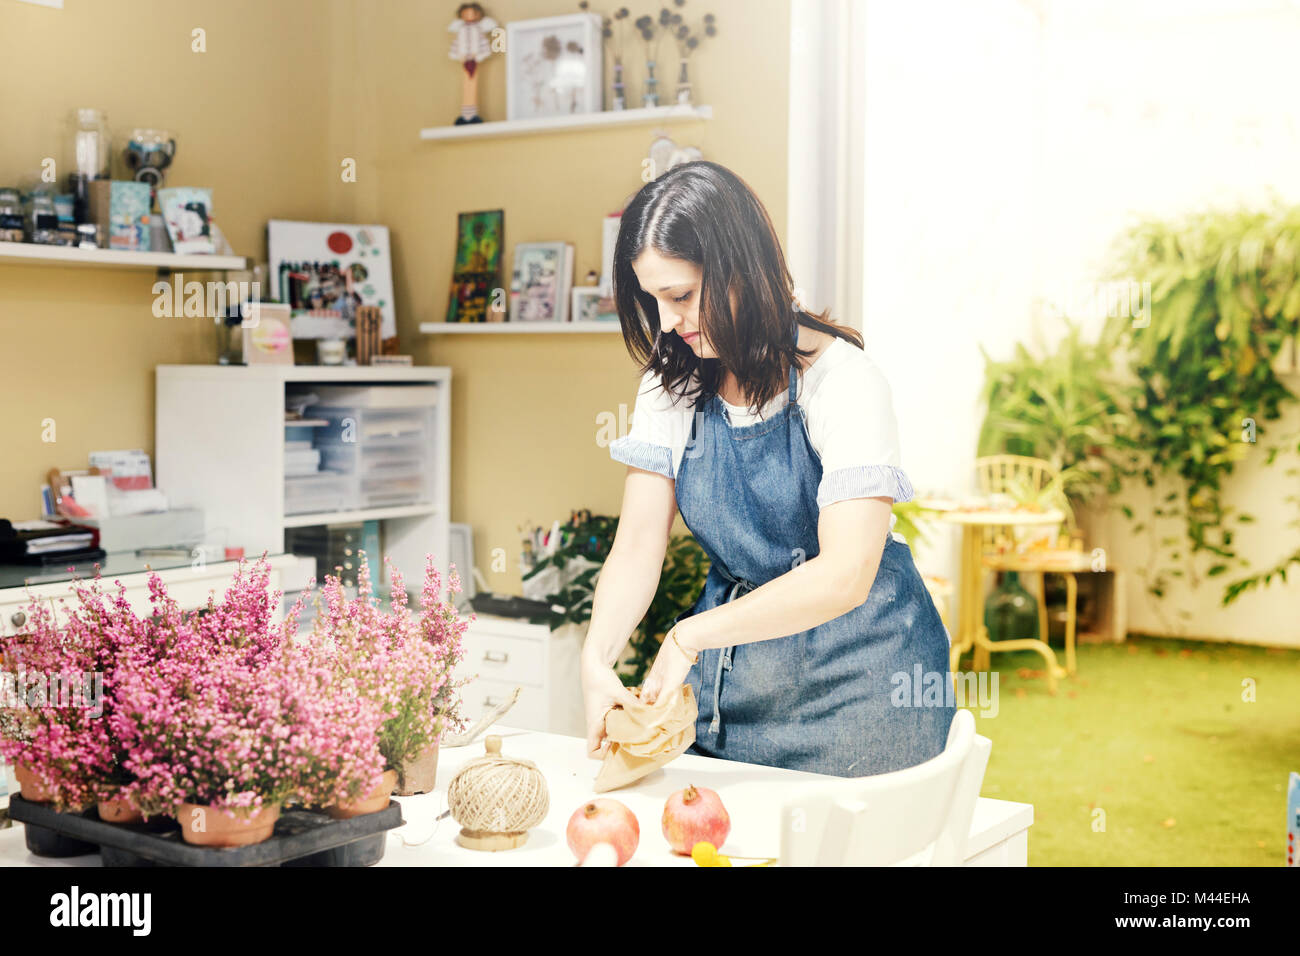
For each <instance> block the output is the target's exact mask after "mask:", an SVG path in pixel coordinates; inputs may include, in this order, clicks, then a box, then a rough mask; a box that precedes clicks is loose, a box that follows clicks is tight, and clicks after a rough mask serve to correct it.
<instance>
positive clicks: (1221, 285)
mask: <svg viewBox="0 0 1300 956" xmlns="http://www.w3.org/2000/svg"><path fill="white" fill-rule="evenodd" d="M1298 253H1300V208H1290V209H1274V210H1268V211H1256V212H1251V211H1238V212H1211V213H1201V214H1197V215H1192V216H1188V217H1186V218H1185V219H1182V220H1179V221H1176V222H1149V223H1144V224H1142V225H1139V226H1137V227H1136V228H1134V229H1132V230H1131V231H1130V232H1129V233H1128V234H1127V235H1126V236H1124V237H1123V239H1122V240H1121V242H1120V244H1119V246H1118V252H1117V256H1116V259H1115V271H1114V273H1113V275H1114V276H1115V277H1116V279H1117V281H1122V282H1125V283H1131V282H1133V281H1135V280H1136V282H1139V283H1142V284H1143V286H1142V288H1143V289H1144V294H1145V290H1146V289H1147V288H1149V290H1150V293H1149V294H1150V311H1149V315H1144V316H1138V317H1136V318H1135V317H1134V316H1133V315H1131V314H1130V315H1125V314H1119V315H1115V316H1113V317H1112V318H1110V319H1109V320H1108V322H1107V332H1106V334H1107V336H1113V337H1115V338H1116V339H1117V340H1118V341H1119V342H1120V343H1121V346H1122V347H1123V349H1124V350H1125V353H1126V355H1127V359H1128V363H1129V370H1130V372H1131V374H1132V380H1131V382H1130V384H1129V385H1128V387H1127V388H1126V389H1125V391H1124V393H1123V394H1122V395H1121V398H1120V402H1121V405H1123V406H1124V408H1125V410H1126V411H1127V412H1128V413H1129V416H1130V429H1129V431H1128V433H1127V434H1126V435H1125V437H1124V442H1123V444H1124V445H1126V446H1127V447H1128V448H1129V449H1130V450H1131V452H1132V455H1131V456H1130V457H1129V459H1128V461H1127V462H1126V463H1125V468H1126V473H1128V474H1132V475H1136V476H1137V477H1140V478H1141V479H1142V480H1143V481H1144V482H1145V483H1146V484H1147V486H1148V487H1153V486H1154V485H1155V484H1156V481H1157V479H1159V478H1171V477H1172V478H1174V479H1176V480H1178V481H1179V483H1180V484H1181V491H1180V492H1178V493H1175V494H1174V495H1171V496H1169V499H1170V500H1168V501H1167V503H1166V506H1162V508H1160V509H1159V510H1158V512H1157V516H1166V517H1167V516H1176V517H1180V518H1182V519H1183V520H1184V522H1185V526H1186V536H1185V537H1186V540H1185V542H1183V541H1177V540H1175V541H1172V542H1167V543H1166V544H1165V547H1164V562H1163V563H1162V564H1161V565H1160V566H1158V567H1156V568H1154V569H1153V573H1152V574H1151V576H1150V578H1149V580H1148V587H1149V589H1150V590H1151V591H1152V593H1154V594H1156V595H1157V596H1161V595H1163V593H1164V590H1165V587H1166V586H1167V584H1168V579H1169V578H1170V577H1181V576H1183V570H1184V568H1183V567H1181V566H1180V564H1185V565H1186V568H1187V572H1188V574H1189V575H1190V576H1191V578H1192V579H1193V581H1195V579H1196V577H1197V575H1196V565H1195V563H1194V562H1193V561H1191V560H1190V559H1192V558H1195V557H1197V556H1203V555H1206V554H1209V555H1213V556H1214V557H1215V559H1216V560H1215V561H1214V563H1213V564H1212V565H1211V566H1210V567H1209V569H1208V570H1207V571H1206V574H1207V576H1211V577H1217V576H1219V575H1222V574H1226V573H1228V572H1229V571H1230V570H1231V568H1233V567H1234V566H1236V567H1249V566H1250V562H1249V561H1247V560H1245V559H1244V558H1241V557H1240V556H1239V555H1238V554H1237V552H1236V549H1235V547H1234V543H1233V525H1234V522H1243V521H1250V520H1252V516H1251V515H1248V514H1243V513H1234V509H1232V508H1230V507H1228V506H1227V505H1225V504H1224V502H1223V490H1224V483H1225V481H1226V480H1227V478H1228V476H1230V475H1231V474H1232V472H1233V469H1234V468H1235V466H1236V464H1237V462H1239V461H1242V460H1244V459H1246V458H1247V457H1250V456H1255V455H1260V456H1264V457H1265V460H1266V461H1267V462H1270V463H1271V462H1272V461H1273V459H1274V458H1275V457H1276V455H1277V454H1278V452H1279V451H1281V450H1282V448H1283V447H1284V446H1283V445H1282V444H1280V443H1275V444H1274V445H1273V447H1272V448H1270V449H1267V450H1265V449H1263V448H1261V447H1260V445H1261V443H1262V442H1263V440H1264V439H1265V437H1266V436H1267V434H1268V426H1267V424H1266V423H1268V422H1273V421H1276V420H1277V419H1278V418H1279V417H1280V416H1281V413H1282V409H1283V406H1284V405H1285V404H1287V403H1289V402H1293V401H1295V400H1296V396H1295V395H1294V394H1293V393H1292V392H1291V391H1290V389H1288V388H1287V387H1286V385H1285V384H1284V383H1283V381H1282V380H1281V378H1280V377H1279V376H1278V375H1277V373H1276V372H1275V371H1274V368H1273V365H1274V359H1275V357H1276V356H1277V354H1278V352H1279V350H1280V349H1281V348H1282V346H1283V343H1284V342H1285V341H1286V340H1287V339H1288V338H1291V337H1294V336H1295V335H1296V333H1297V331H1298V330H1300V262H1298V261H1297V254H1298ZM1147 284H1149V286H1148V285H1147ZM1288 441H1289V440H1288ZM1295 450H1296V451H1298V452H1300V447H1296V448H1295ZM1279 504H1280V503H1279ZM1184 553H1186V557H1187V558H1188V559H1189V560H1187V561H1186V562H1180V558H1181V557H1182V556H1183V554H1184ZM1296 560H1300V552H1298V553H1297V555H1296V556H1295V557H1293V558H1290V559H1287V561H1286V562H1284V563H1283V564H1282V565H1281V566H1280V569H1281V570H1280V572H1279V569H1278V568H1275V569H1273V570H1272V571H1271V572H1264V573H1263V574H1261V575H1256V576H1255V580H1256V583H1258V582H1259V581H1261V580H1266V579H1271V577H1272V576H1273V575H1275V574H1279V573H1280V575H1281V577H1283V578H1284V577H1285V566H1286V563H1290V562H1292V561H1296ZM1249 586H1251V585H1249V584H1243V583H1242V582H1238V583H1237V584H1235V585H1229V588H1228V590H1227V592H1225V595H1224V603H1228V602H1229V601H1231V600H1233V599H1234V598H1235V597H1236V596H1237V595H1239V594H1240V593H1242V591H1243V590H1245V589H1246V588H1247V587H1249Z"/></svg>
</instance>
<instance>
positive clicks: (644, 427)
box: [609, 338, 913, 508]
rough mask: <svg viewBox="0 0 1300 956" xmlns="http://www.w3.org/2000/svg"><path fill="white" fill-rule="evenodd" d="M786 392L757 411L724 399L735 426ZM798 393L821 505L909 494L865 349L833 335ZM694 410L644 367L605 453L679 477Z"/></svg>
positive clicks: (890, 413)
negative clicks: (623, 428)
mask: <svg viewBox="0 0 1300 956" xmlns="http://www.w3.org/2000/svg"><path fill="white" fill-rule="evenodd" d="M788 395H789V388H788V387H787V388H785V389H782V390H781V393H780V394H779V395H777V396H776V397H775V398H773V399H772V401H770V402H769V403H768V404H767V405H766V406H765V407H764V408H763V410H762V412H761V413H760V414H753V413H751V412H750V411H749V410H747V409H744V408H739V407H737V406H735V405H731V404H729V403H727V402H723V403H722V404H723V407H724V408H725V409H726V414H727V418H728V420H729V421H730V423H731V424H732V425H733V426H743V425H752V424H755V423H756V422H759V421H763V420H766V419H768V418H771V417H772V416H773V415H775V414H776V413H778V412H779V411H780V410H781V409H782V408H784V407H785V405H786V400H787V397H788ZM795 400H796V401H797V402H798V403H799V404H800V405H801V406H802V407H803V409H804V412H805V413H806V418H807V422H808V438H809V441H810V442H811V444H812V447H813V450H814V451H815V452H816V453H817V455H818V457H819V458H820V459H821V463H822V480H821V485H820V486H819V487H818V490H817V505H818V507H819V508H824V507H826V506H827V505H829V504H832V503H834V502H836V501H843V500H844V499H846V498H879V497H887V498H893V499H894V500H895V501H909V500H911V498H912V496H913V491H912V485H911V482H909V481H908V479H907V475H906V474H905V473H904V471H903V468H902V461H901V455H900V452H899V443H898V423H897V422H896V421H895V419H894V406H893V401H892V399H891V397H890V391H889V383H888V382H887V381H886V380H885V376H884V374H883V373H882V372H881V371H880V369H879V368H877V367H876V365H875V363H873V362H872V361H871V359H869V358H868V357H867V354H866V353H865V352H864V351H863V350H862V349H860V348H858V347H857V346H856V345H854V344H853V343H851V342H848V341H845V340H844V339H841V338H836V339H835V340H834V341H833V342H832V343H831V344H830V345H828V346H827V347H826V349H825V350H824V351H823V352H822V354H821V355H819V356H818V357H817V358H816V360H814V362H813V364H812V365H810V366H809V367H808V368H806V369H804V371H803V374H802V375H801V376H800V378H799V385H798V389H797V393H796V399H795ZM694 411H695V408H694V405H693V403H692V402H690V401H689V400H687V399H680V400H678V402H677V404H676V405H674V404H673V397H672V396H671V395H670V394H669V393H668V392H667V390H665V389H664V388H663V387H662V386H661V385H660V383H659V379H658V377H657V376H656V375H655V374H654V373H653V372H647V373H646V374H645V375H644V376H643V377H642V379H641V385H640V388H639V389H638V391H637V398H636V406H635V407H634V409H633V411H632V423H631V427H630V428H629V430H628V433H627V435H625V436H624V437H622V438H619V439H616V440H615V441H613V442H611V443H610V447H609V452H610V456H611V457H612V458H614V460H616V461H621V462H623V463H624V464H628V465H632V466H633V467H636V468H642V469H645V470H646V471H653V472H657V473H659V474H661V475H665V476H666V477H669V478H676V476H677V474H678V471H679V470H680V468H681V461H682V455H683V453H684V451H685V449H686V443H687V441H688V439H689V438H690V434H691V422H692V417H693V414H694Z"/></svg>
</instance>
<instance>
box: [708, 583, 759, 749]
mask: <svg viewBox="0 0 1300 956" xmlns="http://www.w3.org/2000/svg"><path fill="white" fill-rule="evenodd" d="M742 587H743V588H744V589H745V591H746V592H748V591H752V590H753V589H754V588H753V585H751V584H748V583H747V582H745V581H736V580H732V582H731V589H730V590H729V591H728V592H727V603H728V604H730V603H731V602H732V601H734V600H735V599H736V595H737V593H738V592H739V591H740V589H741V588H742ZM733 649H734V646H733V647H723V648H719V650H718V670H717V673H716V674H715V675H714V678H713V720H712V721H711V722H710V723H709V733H711V734H716V733H718V732H719V731H720V730H721V729H722V672H723V670H724V669H725V670H731V652H732V650H733Z"/></svg>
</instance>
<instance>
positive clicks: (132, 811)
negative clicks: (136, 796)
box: [97, 799, 144, 823]
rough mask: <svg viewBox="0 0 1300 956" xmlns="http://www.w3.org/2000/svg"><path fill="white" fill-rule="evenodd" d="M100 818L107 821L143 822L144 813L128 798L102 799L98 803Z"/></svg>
mask: <svg viewBox="0 0 1300 956" xmlns="http://www.w3.org/2000/svg"><path fill="white" fill-rule="evenodd" d="M97 809H98V810H99V819H101V820H103V821H104V822H105V823H141V822H143V821H144V814H143V813H141V812H140V811H139V810H137V809H136V806H135V804H134V803H133V802H132V801H131V800H129V799H127V800H100V801H99V804H98V805H97Z"/></svg>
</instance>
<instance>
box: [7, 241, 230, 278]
mask: <svg viewBox="0 0 1300 956" xmlns="http://www.w3.org/2000/svg"><path fill="white" fill-rule="evenodd" d="M0 264H7V265H31V266H73V267H83V268H85V267H89V268H93V269H107V268H117V269H194V270H195V271H203V272H226V271H242V270H245V269H247V268H248V259H247V258H245V257H244V256H216V255H183V254H180V253H176V252H129V251H127V250H125V249H80V248H77V247H76V246H46V245H41V244H40V243H35V242H0Z"/></svg>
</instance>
